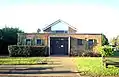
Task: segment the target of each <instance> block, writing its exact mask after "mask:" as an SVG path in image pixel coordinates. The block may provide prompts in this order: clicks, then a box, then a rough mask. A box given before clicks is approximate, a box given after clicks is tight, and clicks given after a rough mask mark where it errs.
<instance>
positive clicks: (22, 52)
mask: <svg viewBox="0 0 119 77" xmlns="http://www.w3.org/2000/svg"><path fill="white" fill-rule="evenodd" d="M8 50H9V56H11V57H33V56H47V55H48V53H47V51H46V47H45V46H42V47H39V46H38V47H35V46H27V45H10V46H9V47H8Z"/></svg>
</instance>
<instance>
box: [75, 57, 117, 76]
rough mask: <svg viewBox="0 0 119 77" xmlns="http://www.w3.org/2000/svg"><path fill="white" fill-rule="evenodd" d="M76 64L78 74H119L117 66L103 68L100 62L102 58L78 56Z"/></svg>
mask: <svg viewBox="0 0 119 77" xmlns="http://www.w3.org/2000/svg"><path fill="white" fill-rule="evenodd" d="M76 64H77V67H78V71H79V72H80V75H83V76H91V77H103V76H119V68H118V67H114V66H110V67H108V68H105V67H104V66H103V63H102V58H95V57H93V58H92V57H79V58H77V59H76Z"/></svg>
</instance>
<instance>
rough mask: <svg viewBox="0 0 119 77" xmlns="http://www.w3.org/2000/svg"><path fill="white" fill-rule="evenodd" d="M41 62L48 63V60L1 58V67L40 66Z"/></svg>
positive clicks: (40, 58)
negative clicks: (13, 65) (6, 65)
mask: <svg viewBox="0 0 119 77" xmlns="http://www.w3.org/2000/svg"><path fill="white" fill-rule="evenodd" d="M39 61H41V62H46V61H48V58H42V57H1V58H0V65H5V64H9V65H12V64H15V65H20V64H25V65H27V64H38V62H39Z"/></svg>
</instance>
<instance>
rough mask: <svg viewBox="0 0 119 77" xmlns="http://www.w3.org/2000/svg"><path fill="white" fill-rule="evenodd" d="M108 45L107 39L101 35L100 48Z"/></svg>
mask: <svg viewBox="0 0 119 77" xmlns="http://www.w3.org/2000/svg"><path fill="white" fill-rule="evenodd" d="M108 44H109V42H108V39H107V37H106V36H105V35H104V34H102V46H104V45H108Z"/></svg>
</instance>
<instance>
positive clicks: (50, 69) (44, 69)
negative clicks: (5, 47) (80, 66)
mask: <svg viewBox="0 0 119 77" xmlns="http://www.w3.org/2000/svg"><path fill="white" fill-rule="evenodd" d="M61 73H79V72H72V71H66V70H62V71H55V70H53V67H37V68H36V67H32V68H24V69H22V68H18V69H17V68H16V69H15V68H13V69H9V70H5V69H0V74H61Z"/></svg>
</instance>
